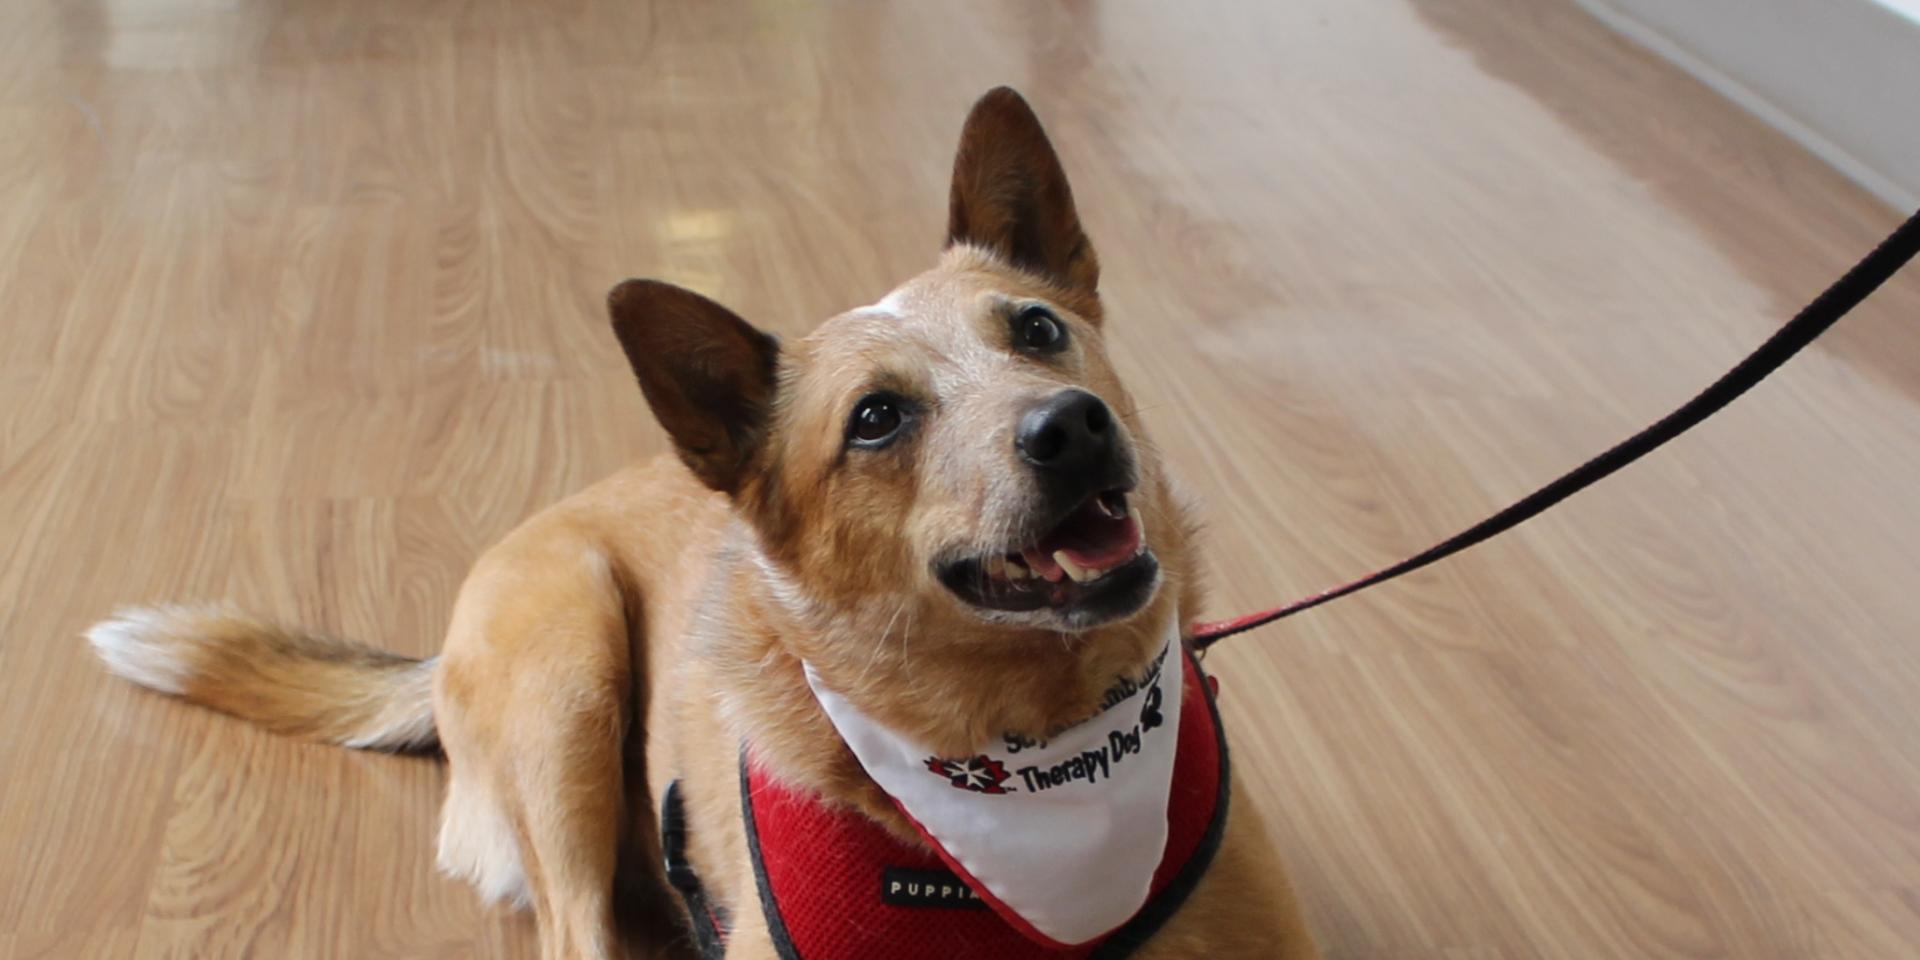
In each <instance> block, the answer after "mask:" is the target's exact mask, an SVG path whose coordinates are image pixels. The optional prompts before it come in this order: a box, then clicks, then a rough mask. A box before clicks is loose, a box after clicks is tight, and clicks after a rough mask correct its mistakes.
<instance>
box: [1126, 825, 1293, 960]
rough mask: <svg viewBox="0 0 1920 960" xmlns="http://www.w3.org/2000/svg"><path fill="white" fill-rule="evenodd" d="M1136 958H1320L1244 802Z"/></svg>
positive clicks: (1260, 828)
mask: <svg viewBox="0 0 1920 960" xmlns="http://www.w3.org/2000/svg"><path fill="white" fill-rule="evenodd" d="M1136 956H1138V957H1139V958H1140V960H1186V958H1188V957H1207V958H1209V960H1319V957H1320V951H1319V949H1318V948H1317V947H1315V946H1314V943H1313V937H1312V936H1311V935H1310V934H1309V933H1308V932H1307V925H1306V920H1305V919H1304V918H1303V917H1302V916H1301V915H1300V906H1299V903H1298V901H1297V900H1296V899H1295V897H1294V892H1293V884H1292V883H1291V882H1290V881H1289V880H1288V879H1287V872H1286V869H1285V868H1284V867H1283V866H1282V865H1281V863H1280V861H1279V858H1278V856H1277V855H1276V853H1275V852H1274V848H1273V846H1272V844H1271V843H1270V842H1269V841H1268V839H1267V834H1266V825H1265V824H1264V823H1262V822H1261V819H1260V816H1259V813H1258V812H1257V811H1255V810H1254V809H1253V806H1252V805H1251V804H1250V803H1248V802H1247V801H1246V799H1245V798H1243V797H1235V798H1234V799H1233V804H1232V806H1231V807H1229V808H1228V810H1227V829H1226V835H1225V836H1223V837H1222V838H1221V843H1220V849H1219V851H1218V852H1217V853H1215V854H1214V860H1213V865H1212V866H1211V867H1210V868H1209V869H1208V870H1207V874H1206V876H1204V877H1202V878H1201V880H1200V885H1199V886H1198V887H1197V888H1195V889H1194V891H1193V894H1192V896H1190V897H1189V898H1188V899H1187V902H1186V904H1185V905H1184V906H1182V907H1181V908H1180V910H1179V912H1177V913H1175V914H1174V915H1173V918H1172V919H1170V920H1168V921H1167V925H1166V926H1164V927H1162V928H1161V929H1160V932H1159V933H1158V934H1157V935H1155V936H1154V938H1153V939H1152V940H1150V941H1148V942H1147V945H1146V946H1144V947H1142V948H1141V950H1140V952H1139V953H1138V954H1136Z"/></svg>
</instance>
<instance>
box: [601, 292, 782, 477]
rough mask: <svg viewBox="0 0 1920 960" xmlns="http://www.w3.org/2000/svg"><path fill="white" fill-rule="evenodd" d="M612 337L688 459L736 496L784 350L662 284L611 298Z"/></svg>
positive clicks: (727, 314)
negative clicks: (781, 353)
mask: <svg viewBox="0 0 1920 960" xmlns="http://www.w3.org/2000/svg"><path fill="white" fill-rule="evenodd" d="M607 311H608V312H609V313H611V314H612V315H613V333H614V335H615V336H617V337H619V338H620V348H621V349H623V350H625V351H626V352H627V362H628V363H630V364H632V365H633V373H634V376H636V377H638V378H640V392H642V393H644V394H646V397H647V404H648V405H649V406H651V407H653V415H654V416H655V417H658V418H659V419H660V425H661V426H663V427H665V428H666V430H667V435H668V436H670V437H672V438H673V447H674V450H675V451H676V452H678V453H679V454H680V459H681V460H684V461H686V464H687V466H688V467H689V468H691V469H692V470H693V472H694V475H695V476H698V477H699V478H700V480H701V481H702V482H704V483H705V484H706V485H707V486H709V487H712V488H713V489H715V490H719V491H721V492H723V493H732V492H734V490H735V489H737V488H738V487H739V485H740V479H741V476H742V474H743V473H744V471H745V467H746V465H747V463H748V461H749V460H750V459H751V458H752V455H753V451H754V447H755V446H756V445H757V444H759V442H760V440H761V438H762V437H763V436H764V434H765V432H766V426H767V418H768V416H769V414H770V413H771V411H772V409H773V394H774V368H775V365H776V364H777V362H778V361H779V358H780V344H779V342H778V341H776V340H774V338H773V337H771V336H769V335H767V334H764V333H761V332H760V331H759V330H756V329H754V328H753V326H752V325H751V324H749V323H747V322H746V321H745V320H742V319H740V318H739V317H738V316H735V315H734V313H733V311H731V310H728V309H727V308H726V307H723V306H721V305H719V304H717V303H714V302H713V301H712V300H708V299H707V298H706V297H703V296H701V295H699V294H697V293H694V292H692V291H690V290H682V289H681V288H679V287H676V286H674V285H673V284H670V283H661V282H659V281H657V280H628V281H627V282H625V283H622V284H621V285H619V286H617V287H614V288H613V292H612V293H610V294H608V295H607Z"/></svg>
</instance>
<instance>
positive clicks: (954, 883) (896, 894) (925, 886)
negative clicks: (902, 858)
mask: <svg viewBox="0 0 1920 960" xmlns="http://www.w3.org/2000/svg"><path fill="white" fill-rule="evenodd" d="M880 902H882V903H885V904H887V905H888V906H894V907H934V908H937V909H944V910H985V909H987V902H986V901H985V900H982V899H980V895H979V894H977V893H974V892H973V888H972V887H969V886H967V884H966V882H965V881H963V880H961V879H960V878H959V877H956V876H954V875H953V874H951V873H949V872H947V871H945V870H912V869H908V868H906V867H887V868H886V869H885V870H883V871H881V873H880Z"/></svg>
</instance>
